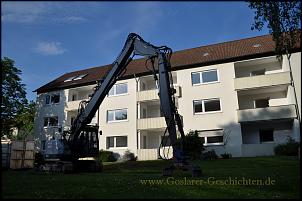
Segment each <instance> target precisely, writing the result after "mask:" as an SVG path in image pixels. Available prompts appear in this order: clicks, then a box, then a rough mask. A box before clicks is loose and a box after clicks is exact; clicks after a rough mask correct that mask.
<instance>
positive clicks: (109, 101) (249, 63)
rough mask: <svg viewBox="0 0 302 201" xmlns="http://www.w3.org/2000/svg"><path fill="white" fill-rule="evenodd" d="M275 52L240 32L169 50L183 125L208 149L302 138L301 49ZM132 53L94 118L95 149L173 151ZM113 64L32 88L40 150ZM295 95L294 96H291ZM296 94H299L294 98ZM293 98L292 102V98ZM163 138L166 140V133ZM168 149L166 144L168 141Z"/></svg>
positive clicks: (267, 147)
mask: <svg viewBox="0 0 302 201" xmlns="http://www.w3.org/2000/svg"><path fill="white" fill-rule="evenodd" d="M299 48H300V43H298V46H297V48H296V49H295V51H294V52H293V53H292V55H291V59H290V62H291V69H292V75H293V81H294V86H295V90H294V87H293V85H292V84H291V83H292V79H291V74H290V67H289V62H288V60H287V58H286V56H283V58H282V60H281V61H279V60H277V59H276V56H275V53H274V42H273V40H272V38H271V35H265V36H258V37H253V38H247V39H241V40H236V41H230V42H225V43H219V44H214V45H209V46H203V47H198V48H192V49H188V50H182V51H178V52H175V53H173V55H172V58H171V65H172V70H173V71H172V75H173V83H174V86H175V88H176V90H177V93H176V105H177V108H178V111H179V113H180V114H181V115H182V117H183V125H184V131H185V132H186V133H188V132H189V131H190V130H198V132H199V135H200V137H202V139H203V140H204V145H205V147H206V148H207V149H208V150H211V149H214V150H215V151H216V153H217V154H218V155H220V154H222V153H225V152H227V153H231V154H232V155H233V157H248V156H262V155H273V154H274V151H273V150H274V147H275V146H276V145H277V144H280V143H285V142H286V139H287V137H292V138H294V139H295V140H296V141H300V120H299V119H301V51H300V49H299ZM144 63H145V62H144V60H143V59H138V60H134V61H133V62H131V63H130V64H129V66H128V67H127V69H128V70H127V73H126V74H125V76H124V77H123V78H122V79H120V80H118V81H117V83H116V84H115V85H114V86H113V88H112V89H111V91H110V92H109V94H108V96H107V97H106V98H105V99H104V101H103V103H102V104H101V106H100V107H99V110H98V111H97V113H96V115H95V118H94V119H93V120H92V122H91V124H97V125H99V129H100V130H101V131H102V135H100V137H99V146H100V149H103V150H110V151H113V152H115V153H116V154H117V155H119V156H122V155H123V154H124V152H125V151H126V150H130V151H131V152H133V153H134V154H135V155H136V156H138V160H153V159H158V156H159V154H161V155H162V154H163V152H165V154H166V155H167V156H168V157H171V155H172V150H171V149H168V147H166V148H165V149H164V148H161V149H158V147H159V145H160V142H161V140H162V137H163V133H164V131H165V129H166V124H165V120H164V117H162V116H161V112H160V104H159V97H158V89H157V88H156V84H155V81H154V80H153V77H152V76H151V75H150V73H148V72H147V70H146V69H145V66H144ZM109 68H110V65H107V66H104V67H95V68H89V69H85V70H81V71H76V72H71V73H66V74H64V75H62V76H61V77H59V78H57V79H55V80H53V81H52V82H50V83H48V84H46V85H44V86H42V87H40V88H39V89H37V90H36V91H37V103H38V112H37V117H36V122H35V133H36V136H37V137H38V138H39V140H40V142H41V144H40V145H39V146H40V148H41V150H43V149H44V148H45V145H43V144H44V143H45V140H46V139H49V138H52V137H55V138H59V134H58V128H60V127H63V128H66V127H67V128H68V127H69V126H70V125H71V123H72V121H73V119H74V118H75V117H76V115H77V109H78V105H79V102H80V101H81V100H84V99H89V95H90V94H91V93H92V92H93V87H94V86H95V85H96V81H97V80H99V79H100V78H102V76H103V75H104V74H105V72H106V71H107V70H108V69H109ZM295 94H296V95H295ZM295 96H296V98H295ZM296 100H297V101H296ZM164 140H166V139H164ZM170 148H171V147H170Z"/></svg>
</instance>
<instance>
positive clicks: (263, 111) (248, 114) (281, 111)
mask: <svg viewBox="0 0 302 201" xmlns="http://www.w3.org/2000/svg"><path fill="white" fill-rule="evenodd" d="M237 114H238V122H239V123H242V122H251V121H265V120H274V119H292V118H296V117H297V114H296V109H295V105H279V106H272V107H266V108H255V109H244V110H237Z"/></svg>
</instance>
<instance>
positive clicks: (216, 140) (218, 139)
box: [207, 136, 223, 143]
mask: <svg viewBox="0 0 302 201" xmlns="http://www.w3.org/2000/svg"><path fill="white" fill-rule="evenodd" d="M207 141H208V142H207V143H221V142H223V136H213V137H207Z"/></svg>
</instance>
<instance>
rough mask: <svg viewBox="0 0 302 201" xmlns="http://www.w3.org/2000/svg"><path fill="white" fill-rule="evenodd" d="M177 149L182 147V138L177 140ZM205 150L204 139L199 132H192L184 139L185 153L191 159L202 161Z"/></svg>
mask: <svg viewBox="0 0 302 201" xmlns="http://www.w3.org/2000/svg"><path fill="white" fill-rule="evenodd" d="M176 147H178V148H180V147H181V138H179V139H177V142H176ZM203 150H204V147H203V142H202V138H201V137H199V135H198V132H197V131H190V132H189V133H188V134H187V135H185V138H184V152H185V154H186V155H187V156H188V157H190V159H192V160H195V159H200V158H201V155H202V151H203Z"/></svg>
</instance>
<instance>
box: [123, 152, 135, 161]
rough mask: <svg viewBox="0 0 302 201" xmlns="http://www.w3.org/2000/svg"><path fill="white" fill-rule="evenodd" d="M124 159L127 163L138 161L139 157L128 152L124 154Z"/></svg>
mask: <svg viewBox="0 0 302 201" xmlns="http://www.w3.org/2000/svg"><path fill="white" fill-rule="evenodd" d="M123 159H124V160H126V161H136V160H137V157H136V156H135V155H134V153H132V152H130V151H129V150H127V151H125V153H124V156H123Z"/></svg>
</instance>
